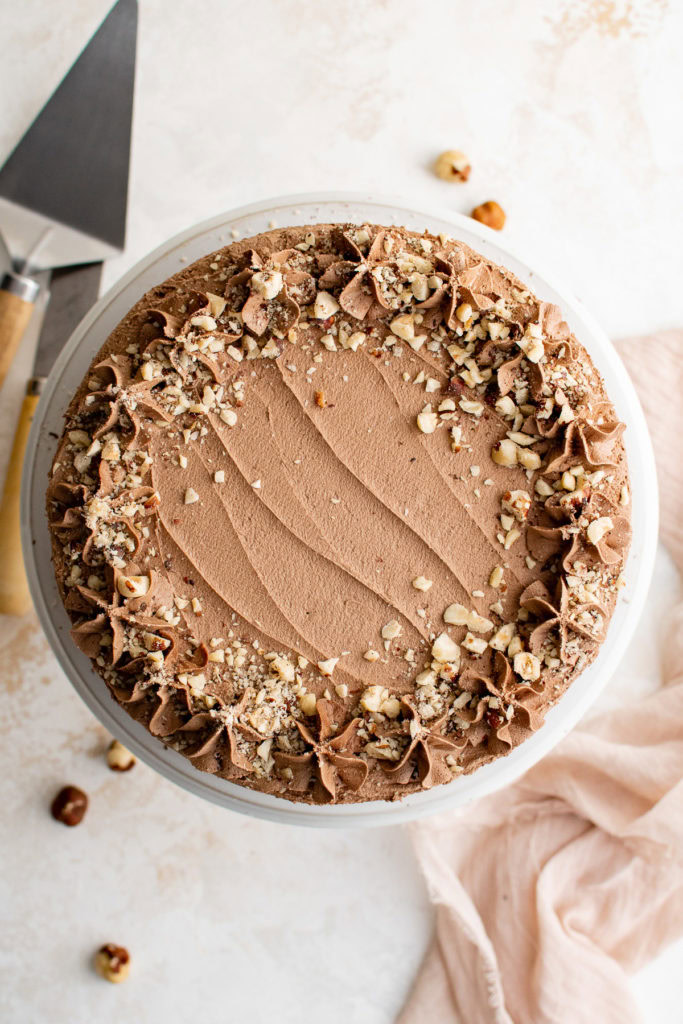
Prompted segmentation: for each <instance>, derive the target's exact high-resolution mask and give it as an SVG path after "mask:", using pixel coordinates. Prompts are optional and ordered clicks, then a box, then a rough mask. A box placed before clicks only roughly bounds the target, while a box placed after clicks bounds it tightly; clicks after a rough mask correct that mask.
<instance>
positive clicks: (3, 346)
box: [0, 273, 38, 388]
mask: <svg viewBox="0 0 683 1024" xmlns="http://www.w3.org/2000/svg"><path fill="white" fill-rule="evenodd" d="M37 295H38V284H37V283H36V282H35V281H34V280H33V279H32V278H30V277H23V276H22V275H21V274H11V273H10V274H5V275H4V276H3V278H2V281H1V282H0V388H1V387H2V385H3V382H4V380H5V377H6V376H7V371H8V370H9V368H10V366H11V364H12V360H13V359H14V355H15V353H16V351H17V347H18V345H19V342H20V341H21V339H22V337H23V335H24V331H25V330H26V327H27V326H28V322H29V320H30V319H31V313H32V312H33V304H34V302H35V301H36V298H37Z"/></svg>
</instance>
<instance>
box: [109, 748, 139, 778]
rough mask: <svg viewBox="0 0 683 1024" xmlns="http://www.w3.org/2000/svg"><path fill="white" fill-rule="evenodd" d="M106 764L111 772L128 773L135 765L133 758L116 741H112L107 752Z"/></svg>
mask: <svg viewBox="0 0 683 1024" xmlns="http://www.w3.org/2000/svg"><path fill="white" fill-rule="evenodd" d="M107 764H108V765H109V767H110V768H111V770H112V771H113V772H129V771H130V770H131V768H132V767H133V766H134V764H135V756H134V755H133V754H131V752H130V750H127V749H126V747H124V745H123V743H119V741H118V740H112V741H111V743H110V744H109V749H108V750H107Z"/></svg>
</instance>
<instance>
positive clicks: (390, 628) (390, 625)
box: [382, 619, 401, 640]
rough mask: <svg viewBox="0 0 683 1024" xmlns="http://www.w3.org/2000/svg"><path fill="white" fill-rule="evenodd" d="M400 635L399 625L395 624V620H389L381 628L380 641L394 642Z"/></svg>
mask: <svg viewBox="0 0 683 1024" xmlns="http://www.w3.org/2000/svg"><path fill="white" fill-rule="evenodd" d="M400 635H401V623H400V622H397V621H396V619H390V620H389V622H387V623H386V625H384V626H382V639H383V640H395V639H396V637H397V636H400Z"/></svg>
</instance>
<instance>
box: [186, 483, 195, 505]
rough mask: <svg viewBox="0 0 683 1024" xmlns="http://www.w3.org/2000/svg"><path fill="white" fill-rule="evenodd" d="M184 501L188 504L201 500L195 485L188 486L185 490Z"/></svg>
mask: <svg viewBox="0 0 683 1024" xmlns="http://www.w3.org/2000/svg"><path fill="white" fill-rule="evenodd" d="M183 501H184V502H185V504H186V505H194V503H195V502H196V501H199V495H198V494H197V492H196V491H195V489H194V487H188V488H187V490H186V491H185V497H184V498H183Z"/></svg>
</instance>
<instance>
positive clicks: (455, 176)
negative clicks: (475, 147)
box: [434, 149, 472, 181]
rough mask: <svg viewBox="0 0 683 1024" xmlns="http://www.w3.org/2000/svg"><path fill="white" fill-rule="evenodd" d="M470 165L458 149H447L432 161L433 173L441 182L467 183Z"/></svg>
mask: <svg viewBox="0 0 683 1024" xmlns="http://www.w3.org/2000/svg"><path fill="white" fill-rule="evenodd" d="M471 170H472V165H471V164H470V162H469V160H468V158H467V157H466V156H465V154H464V153H461V152H460V150H459V149H447V150H446V151H445V152H444V153H441V154H440V155H439V156H438V157H437V158H436V160H435V161H434V173H435V174H436V176H437V178H442V179H443V181H467V179H468V178H469V176H470V171H471Z"/></svg>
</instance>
